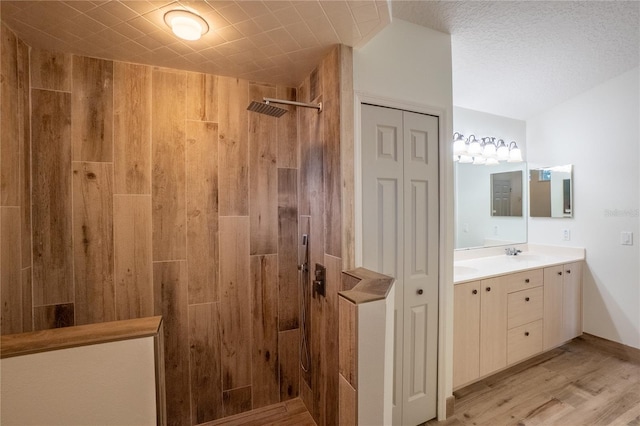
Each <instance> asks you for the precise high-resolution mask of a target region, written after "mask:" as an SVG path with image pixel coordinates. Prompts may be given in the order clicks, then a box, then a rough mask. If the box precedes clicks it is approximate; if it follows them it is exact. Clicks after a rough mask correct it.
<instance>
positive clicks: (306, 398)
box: [300, 380, 315, 421]
mask: <svg viewBox="0 0 640 426" xmlns="http://www.w3.org/2000/svg"><path fill="white" fill-rule="evenodd" d="M300 399H301V400H302V402H303V403H304V406H305V407H306V408H307V411H309V413H310V414H311V413H313V411H314V407H313V391H312V390H311V388H310V387H309V385H308V384H307V382H306V381H305V380H300ZM312 418H313V416H312ZM314 421H315V419H314Z"/></svg>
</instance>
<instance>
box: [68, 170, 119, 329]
mask: <svg viewBox="0 0 640 426" xmlns="http://www.w3.org/2000/svg"><path fill="white" fill-rule="evenodd" d="M72 167H73V228H74V230H73V236H74V241H75V244H74V250H73V254H74V263H73V265H74V269H73V271H74V281H75V315H76V324H78V325H81V324H92V323H96V322H105V321H113V320H115V319H116V313H115V286H114V282H113V166H112V165H111V164H107V163H81V162H76V161H74V162H73V163H72Z"/></svg>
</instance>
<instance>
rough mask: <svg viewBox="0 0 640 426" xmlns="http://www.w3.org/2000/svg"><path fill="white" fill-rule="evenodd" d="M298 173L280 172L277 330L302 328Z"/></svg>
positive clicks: (291, 171)
mask: <svg viewBox="0 0 640 426" xmlns="http://www.w3.org/2000/svg"><path fill="white" fill-rule="evenodd" d="M301 244H302V239H300V238H299V237H298V173H297V170H296V169H278V295H279V304H278V306H279V308H278V309H279V310H278V323H279V326H278V329H279V330H280V331H285V330H292V329H296V328H298V326H299V317H300V309H299V291H298V289H299V286H300V283H299V282H298V279H299V274H300V272H299V271H298V264H299V263H302V259H304V253H303V255H302V256H303V257H301V258H300V260H298V246H300V245H301Z"/></svg>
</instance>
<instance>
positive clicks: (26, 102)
mask: <svg viewBox="0 0 640 426" xmlns="http://www.w3.org/2000/svg"><path fill="white" fill-rule="evenodd" d="M17 45H18V49H17V54H18V61H17V66H18V101H17V109H18V111H17V112H18V119H19V126H20V128H19V132H18V133H19V137H20V147H19V150H20V160H19V167H20V188H19V190H20V219H21V220H20V226H21V230H20V235H21V240H22V241H21V245H22V261H21V264H22V268H26V267H29V266H31V110H30V99H31V96H30V93H29V90H30V89H29V70H30V68H29V46H27V45H26V44H24V42H23V41H22V40H20V39H18V40H17ZM4 96H5V94H3V98H4ZM29 316H31V312H29Z"/></svg>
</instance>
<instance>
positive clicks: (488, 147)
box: [453, 132, 523, 166]
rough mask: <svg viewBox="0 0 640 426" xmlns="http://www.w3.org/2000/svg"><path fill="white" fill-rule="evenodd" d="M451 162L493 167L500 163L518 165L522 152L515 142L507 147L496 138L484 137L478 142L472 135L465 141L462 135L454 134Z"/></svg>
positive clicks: (502, 141)
mask: <svg viewBox="0 0 640 426" xmlns="http://www.w3.org/2000/svg"><path fill="white" fill-rule="evenodd" d="M453 161H454V162H459V163H463V164H465V163H472V164H486V165H487V166H495V165H498V164H500V161H507V162H509V163H520V162H522V161H523V159H522V151H521V150H520V148H518V144H517V143H516V142H515V141H512V142H511V143H510V144H509V145H507V144H506V143H505V142H504V140H502V139H498V141H497V142H496V138H494V137H492V136H488V137H484V138H482V141H479V140H478V139H476V137H475V136H474V135H471V136H469V137H468V138H466V139H465V137H464V135H462V134H461V133H458V132H455V133H454V134H453Z"/></svg>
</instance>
